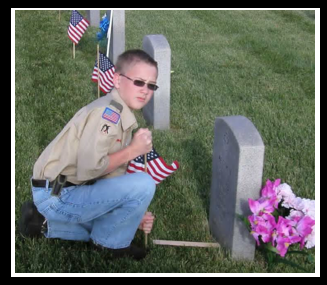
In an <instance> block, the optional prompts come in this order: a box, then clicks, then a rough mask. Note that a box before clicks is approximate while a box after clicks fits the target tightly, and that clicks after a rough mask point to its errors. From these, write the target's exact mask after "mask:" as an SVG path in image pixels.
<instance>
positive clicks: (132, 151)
mask: <svg viewBox="0 0 327 285" xmlns="http://www.w3.org/2000/svg"><path fill="white" fill-rule="evenodd" d="M127 149H128V160H129V161H131V160H133V159H134V158H135V157H138V156H139V154H138V153H137V152H136V150H135V149H134V147H133V145H129V146H127Z"/></svg>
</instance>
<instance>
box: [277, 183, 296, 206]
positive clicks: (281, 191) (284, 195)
mask: <svg viewBox="0 0 327 285" xmlns="http://www.w3.org/2000/svg"><path fill="white" fill-rule="evenodd" d="M276 194H277V199H278V203H279V202H280V201H281V200H283V204H282V206H283V207H285V208H291V207H292V204H293V200H294V199H295V198H296V196H295V195H294V193H293V191H292V188H291V186H289V185H288V184H286V183H283V184H280V185H279V186H278V187H277V188H276Z"/></svg>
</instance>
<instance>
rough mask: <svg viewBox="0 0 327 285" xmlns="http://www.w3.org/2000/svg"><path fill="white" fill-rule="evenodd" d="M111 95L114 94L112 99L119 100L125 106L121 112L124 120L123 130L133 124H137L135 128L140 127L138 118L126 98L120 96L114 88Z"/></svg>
mask: <svg viewBox="0 0 327 285" xmlns="http://www.w3.org/2000/svg"><path fill="white" fill-rule="evenodd" d="M109 95H111V96H112V99H114V100H115V101H117V103H119V104H121V105H122V106H123V111H122V112H121V113H120V117H121V121H122V127H123V130H124V131H126V130H127V129H129V128H130V127H131V126H133V125H135V126H134V127H133V129H136V128H137V127H138V125H137V122H136V118H135V115H134V113H133V112H132V110H131V109H130V108H129V107H128V106H127V105H126V103H125V102H124V100H123V99H122V98H121V97H120V94H119V92H118V90H117V89H115V88H114V89H112V91H111V92H110V93H109Z"/></svg>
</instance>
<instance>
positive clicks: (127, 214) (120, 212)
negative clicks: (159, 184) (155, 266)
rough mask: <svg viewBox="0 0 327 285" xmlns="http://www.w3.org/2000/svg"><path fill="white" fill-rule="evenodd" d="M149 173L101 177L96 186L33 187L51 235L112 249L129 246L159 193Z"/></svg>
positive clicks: (48, 236)
mask: <svg viewBox="0 0 327 285" xmlns="http://www.w3.org/2000/svg"><path fill="white" fill-rule="evenodd" d="M155 188H156V186H155V182H154V180H153V179H152V177H151V176H150V175H148V174H147V173H134V174H127V175H123V176H119V177H115V178H110V179H100V180H97V181H96V182H95V183H94V184H93V185H81V186H71V187H67V188H63V190H62V191H61V193H60V195H59V196H58V197H55V196H51V190H52V189H51V188H47V187H46V188H39V187H32V191H33V200H34V203H35V205H36V207H37V209H38V211H39V212H40V213H41V214H42V215H43V216H44V217H45V218H46V219H47V227H48V230H47V233H45V236H46V237H47V238H60V239H65V240H79V241H89V240H90V239H92V240H93V242H94V243H96V244H99V245H102V246H104V247H108V248H113V249H117V248H124V247H128V246H129V245H130V244H131V242H132V240H133V238H134V236H135V233H136V231H137V229H138V226H139V224H140V222H141V220H142V218H143V215H144V214H145V212H146V210H147V208H148V206H149V205H150V202H151V200H152V198H153V196H154V193H155Z"/></svg>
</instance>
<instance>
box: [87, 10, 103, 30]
mask: <svg viewBox="0 0 327 285" xmlns="http://www.w3.org/2000/svg"><path fill="white" fill-rule="evenodd" d="M86 19H87V20H88V21H89V22H90V26H91V27H99V24H100V10H87V11H86Z"/></svg>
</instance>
